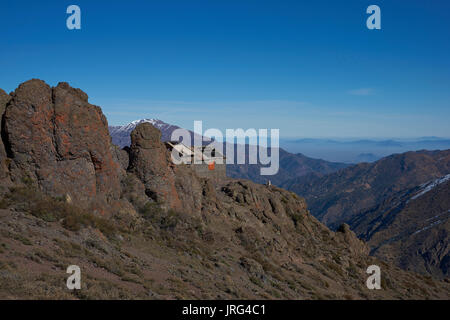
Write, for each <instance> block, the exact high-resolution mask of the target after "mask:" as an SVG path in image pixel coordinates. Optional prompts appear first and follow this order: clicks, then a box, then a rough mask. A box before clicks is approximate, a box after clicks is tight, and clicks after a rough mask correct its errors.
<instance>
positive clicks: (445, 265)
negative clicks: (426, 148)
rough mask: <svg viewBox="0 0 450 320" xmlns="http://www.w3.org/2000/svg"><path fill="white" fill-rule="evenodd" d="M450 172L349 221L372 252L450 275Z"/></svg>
mask: <svg viewBox="0 0 450 320" xmlns="http://www.w3.org/2000/svg"><path fill="white" fill-rule="evenodd" d="M449 218H450V175H446V176H444V177H442V178H440V179H437V180H433V181H431V182H429V183H426V184H423V185H421V186H418V187H415V188H412V189H408V190H405V191H402V192H399V193H397V194H396V195H394V196H392V197H391V198H389V199H387V200H386V201H384V202H382V203H381V204H380V205H378V206H375V207H374V208H372V209H370V210H368V211H366V212H363V213H362V214H360V215H357V216H356V217H355V218H354V219H352V220H351V221H350V222H349V223H350V225H351V226H352V229H353V230H354V231H355V232H356V233H357V235H358V236H360V237H362V238H363V239H364V240H366V241H368V244H369V245H370V246H371V248H372V250H371V251H372V253H373V254H375V255H376V256H378V257H381V258H383V259H384V260H387V261H390V262H393V263H395V264H396V265H398V266H400V267H402V268H404V269H406V270H414V271H415V272H420V273H424V274H431V275H433V276H435V277H441V278H442V277H448V276H449V267H450V253H449V250H450V238H449V231H450V219H449Z"/></svg>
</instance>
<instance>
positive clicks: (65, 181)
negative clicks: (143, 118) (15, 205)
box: [2, 79, 120, 202]
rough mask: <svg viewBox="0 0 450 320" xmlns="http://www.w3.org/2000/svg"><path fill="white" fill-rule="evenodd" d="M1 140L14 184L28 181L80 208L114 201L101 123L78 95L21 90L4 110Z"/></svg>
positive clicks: (30, 87) (33, 83)
mask: <svg viewBox="0 0 450 320" xmlns="http://www.w3.org/2000/svg"><path fill="white" fill-rule="evenodd" d="M2 136H4V139H5V140H6V144H7V146H8V148H9V150H8V153H9V156H10V157H11V158H12V163H11V176H12V178H13V180H16V181H18V180H20V179H23V178H27V179H29V180H30V179H31V181H32V182H33V183H34V184H37V185H38V186H40V187H41V188H42V189H43V190H44V191H45V192H48V193H50V194H55V195H61V194H66V193H68V194H70V196H71V198H72V199H74V200H79V201H82V202H92V200H95V201H100V202H104V201H106V202H107V201H108V200H111V199H117V198H118V197H119V195H120V181H119V179H120V168H119V165H118V163H116V162H115V161H114V160H113V156H112V154H111V142H110V137H109V133H108V124H107V121H106V118H105V116H104V115H103V113H102V111H101V109H100V108H99V107H97V106H94V105H91V104H89V103H88V96H87V95H86V94H85V93H84V92H82V91H81V90H79V89H74V88H71V87H70V86H69V85H68V84H67V83H59V84H58V86H57V87H55V88H51V87H50V86H48V85H47V84H46V83H45V82H43V81H41V80H37V79H33V80H30V81H27V82H25V83H23V84H21V85H20V86H19V87H18V88H17V89H16V91H15V92H14V93H13V95H12V100H11V101H10V103H9V104H8V106H7V108H6V111H5V114H4V126H3V129H2Z"/></svg>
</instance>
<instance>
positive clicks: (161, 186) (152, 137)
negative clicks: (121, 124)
mask: <svg viewBox="0 0 450 320" xmlns="http://www.w3.org/2000/svg"><path fill="white" fill-rule="evenodd" d="M169 161H170V160H169V154H168V152H167V150H166V148H165V146H164V145H163V143H162V142H161V132H160V131H159V130H158V129H156V128H155V127H153V126H152V125H151V124H149V123H142V124H140V125H138V126H137V127H136V128H135V129H134V130H133V132H132V133H131V148H130V168H129V170H130V171H131V172H133V173H134V174H135V175H136V176H137V177H138V178H139V179H140V180H141V181H142V182H143V183H144V185H145V192H146V194H147V196H149V197H150V198H152V199H153V200H155V201H157V202H159V203H161V204H162V206H163V207H165V208H167V209H168V208H172V209H177V210H179V209H181V208H182V206H181V201H180V199H179V197H178V193H177V190H176V188H175V175H174V172H173V170H172V168H171V167H170V165H169V164H170V163H169Z"/></svg>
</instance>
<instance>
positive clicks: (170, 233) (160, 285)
mask: <svg viewBox="0 0 450 320" xmlns="http://www.w3.org/2000/svg"><path fill="white" fill-rule="evenodd" d="M2 118H3V124H4V125H2V138H3V141H4V142H5V150H6V155H7V159H6V160H8V162H10V164H9V167H8V170H7V172H6V173H7V175H8V176H10V178H11V180H12V181H11V183H13V187H12V188H10V190H9V192H6V194H4V196H3V198H2V199H0V221H1V223H0V242H1V244H2V245H1V246H0V271H1V272H0V298H82V299H83V298H116V299H117V298H196V299H199V298H203V299H205V298H209V299H226V298H228V299H231V298H260V299H274V298H285V299H299V298H308V299H382V298H395V299H413V298H431V299H432V298H435V299H448V297H449V286H450V285H449V283H445V282H437V281H434V280H432V279H428V278H426V277H423V276H418V275H416V274H413V273H408V272H405V271H402V270H400V269H398V268H396V267H393V266H392V265H389V264H385V263H384V262H382V261H380V260H378V259H376V258H373V257H371V256H369V255H368V247H367V246H366V244H365V243H363V242H362V241H361V240H359V239H358V238H357V237H356V235H355V234H354V233H353V232H352V231H351V230H350V229H349V227H348V226H345V225H344V226H342V227H341V228H339V229H338V231H337V232H332V231H330V230H329V229H328V228H327V227H326V226H324V225H323V224H322V223H320V222H319V221H318V220H317V219H315V218H314V217H313V216H311V214H310V213H309V212H308V210H307V207H306V202H305V201H304V199H302V198H300V197H298V196H297V195H296V194H294V193H292V192H290V191H287V190H283V189H280V188H277V187H275V186H266V185H259V184H255V183H253V182H250V181H247V180H236V179H228V178H227V179H223V180H221V181H214V182H213V181H211V180H209V179H207V178H200V177H198V176H196V174H195V172H194V170H192V168H190V167H189V166H186V165H179V166H174V165H172V164H171V162H170V161H169V155H168V153H167V150H166V149H165V148H164V146H163V145H162V144H161V141H160V139H161V136H160V133H159V131H158V130H156V129H155V128H154V127H152V126H151V125H150V124H148V123H144V124H140V125H138V126H137V127H136V128H135V129H134V130H133V132H132V134H131V148H129V149H128V150H119V149H117V148H115V147H114V146H113V145H111V143H110V139H109V136H108V131H107V123H106V119H105V118H104V116H103V114H102V113H101V110H100V109H99V108H98V107H96V106H93V105H90V104H89V103H88V101H87V95H86V94H84V93H83V92H81V91H80V90H79V89H73V88H70V87H69V86H68V84H66V83H61V84H59V85H58V86H57V87H55V88H50V87H49V86H48V85H46V84H45V83H44V82H42V81H40V80H31V81H28V82H26V83H24V84H22V85H20V86H19V88H18V89H17V90H16V91H15V92H14V94H12V96H11V100H10V101H9V102H8V103H7V104H6V110H5V113H4V114H3V116H2ZM125 169H126V170H125ZM2 181H4V179H3V180H2ZM61 195H65V197H64V199H61V198H59V197H58V198H55V197H54V196H61ZM92 203H95V206H93V205H92ZM80 207H81V208H80ZM98 208H100V209H101V210H100V209H98ZM94 209H95V210H94ZM100 213H104V215H101V214H100ZM71 264H77V265H79V266H80V267H81V269H82V274H83V275H84V278H83V279H84V281H83V282H82V290H80V291H68V290H67V288H66V287H65V280H64V277H66V276H67V275H66V268H67V266H68V265H71ZM372 264H377V265H379V266H380V267H381V268H382V287H383V290H375V291H373V290H369V289H367V287H366V279H367V274H366V273H365V271H366V268H367V267H368V266H369V265H372ZM417 288H419V289H417Z"/></svg>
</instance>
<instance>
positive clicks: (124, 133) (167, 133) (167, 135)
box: [109, 119, 210, 148]
mask: <svg viewBox="0 0 450 320" xmlns="http://www.w3.org/2000/svg"><path fill="white" fill-rule="evenodd" d="M144 122H148V123H150V124H151V125H153V126H154V127H155V128H157V129H159V130H160V131H161V140H162V141H169V140H171V136H172V132H174V131H175V130H176V129H180V127H178V126H175V125H172V124H169V123H166V122H164V121H161V120H159V119H139V120H135V121H132V122H130V123H128V124H126V125H124V126H109V133H110V135H111V138H112V142H113V143H114V144H115V145H117V146H119V147H121V148H123V147H125V146H129V145H130V144H131V139H130V134H131V131H133V130H134V128H136V126H137V125H138V124H141V123H144ZM189 132H190V134H191V138H192V141H191V145H192V144H193V139H194V133H193V132H192V131H189ZM203 140H205V141H206V142H208V141H210V139H209V138H206V137H205V138H203Z"/></svg>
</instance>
